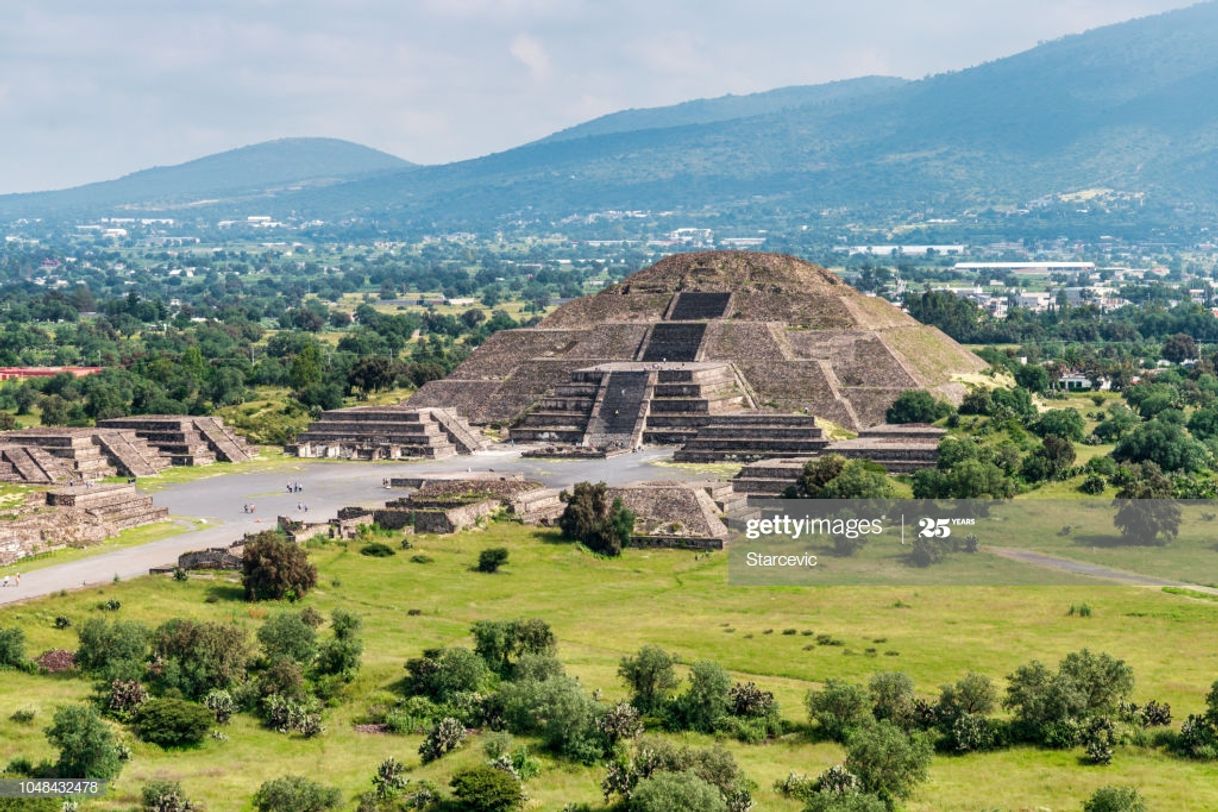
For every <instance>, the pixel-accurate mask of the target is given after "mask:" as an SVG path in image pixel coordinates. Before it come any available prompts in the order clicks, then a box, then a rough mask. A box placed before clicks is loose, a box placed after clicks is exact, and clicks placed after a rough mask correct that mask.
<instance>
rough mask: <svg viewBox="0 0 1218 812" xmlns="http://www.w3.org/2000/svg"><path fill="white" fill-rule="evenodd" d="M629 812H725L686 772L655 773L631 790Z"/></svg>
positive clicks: (712, 791)
mask: <svg viewBox="0 0 1218 812" xmlns="http://www.w3.org/2000/svg"><path fill="white" fill-rule="evenodd" d="M627 808H628V809H629V810H630V812H675V810H681V812H727V804H726V803H724V800H723V796H722V795H721V794H720V793H719V790H718V789H716V788H715V787H714V786H712V785H711V784H709V783H707V782H706V781H704V780H702V779H701V778H699V777H698V776H697V775H696V774H695V773H693V772H690V771H682V772H657V773H655V774H654V775H652V776H650V777H649V778H644V779H643V780H642V781H640V782H639V783H638V785H637V786H636V787H635V788H634V792H633V793H631V795H630V803H629V805H628V807H627Z"/></svg>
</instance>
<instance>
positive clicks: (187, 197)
mask: <svg viewBox="0 0 1218 812" xmlns="http://www.w3.org/2000/svg"><path fill="white" fill-rule="evenodd" d="M412 166H414V164H411V163H409V162H407V161H404V160H402V159H401V158H397V157H395V156H393V155H390V154H388V153H385V152H381V151H379V150H375V149H372V148H370V147H365V146H362V145H360V144H354V143H352V142H350V141H342V140H340V139H337V138H281V139H278V140H275V141H264V142H262V143H260V144H252V145H250V146H245V147H240V148H238V149H232V150H228V151H226V152H220V153H217V154H215V155H208V156H206V157H203V158H198V159H196V160H193V161H187V162H186V163H181V164H176V165H174V166H158V167H153V168H151V169H144V170H141V171H139V172H133V173H131V174H130V175H124V176H123V177H121V178H118V179H116V180H110V181H102V182H100V183H90V184H87V185H85V186H77V187H74V188H72V189H64V190H61V191H54V192H34V193H30V194H19V195H5V196H3V197H0V212H11V211H14V210H19V209H22V208H28V209H30V210H31V211H34V212H38V211H43V210H51V211H60V212H62V211H83V212H95V211H98V210H102V209H113V208H120V209H122V208H130V209H143V210H156V209H164V208H168V207H175V206H183V205H199V204H204V205H216V204H218V203H223V202H231V201H233V200H245V201H248V200H250V199H252V198H258V197H264V196H268V195H275V194H284V193H287V192H291V191H296V190H298V189H300V188H302V187H318V186H325V185H330V184H334V183H342V182H349V181H352V180H355V179H358V178H363V177H367V176H369V175H373V174H376V173H381V172H386V171H389V170H401V169H407V168H410V167H412Z"/></svg>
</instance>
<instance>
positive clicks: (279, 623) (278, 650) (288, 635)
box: [258, 612, 317, 663]
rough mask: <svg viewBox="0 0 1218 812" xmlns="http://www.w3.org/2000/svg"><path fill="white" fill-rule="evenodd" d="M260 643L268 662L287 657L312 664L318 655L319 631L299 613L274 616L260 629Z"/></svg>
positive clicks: (282, 613) (283, 613)
mask: <svg viewBox="0 0 1218 812" xmlns="http://www.w3.org/2000/svg"><path fill="white" fill-rule="evenodd" d="M258 642H259V643H261V644H262V651H263V653H264V654H265V655H266V658H267V659H268V660H275V659H279V658H281V657H286V658H287V659H289V660H295V661H296V662H298V663H310V662H312V661H313V657H314V656H315V655H316V654H317V631H316V630H315V629H314V628H313V627H312V626H310V625H309V624H308V623H306V622H305V620H304V618H302V617H301V616H300V613H298V612H280V613H278V614H275V615H272V616H271V618H270V619H268V620H267V621H266V622H265V623H263V624H262V626H261V627H260V628H259V629H258Z"/></svg>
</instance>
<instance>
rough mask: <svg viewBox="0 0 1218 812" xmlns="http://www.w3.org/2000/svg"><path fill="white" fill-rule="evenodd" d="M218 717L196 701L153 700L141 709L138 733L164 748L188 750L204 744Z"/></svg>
mask: <svg viewBox="0 0 1218 812" xmlns="http://www.w3.org/2000/svg"><path fill="white" fill-rule="evenodd" d="M214 722H215V716H214V715H213V714H212V712H211V711H209V710H208V709H207V708H205V707H203V706H202V705H199V704H196V703H194V702H186V701H184V700H181V699H171V698H168V697H165V698H161V699H150V700H148V701H147V702H145V703H143V704H142V705H140V706H139V708H138V709H137V710H136V711H135V715H134V718H133V727H134V729H135V734H136V735H137V736H139V737H140V738H141V739H143V740H144V741H146V742H151V743H152V744H159V745H160V746H161V747H188V746H190V745H194V744H198V743H199V742H201V741H203V737H204V736H206V735H207V731H209V730H211V726H212V724H213V723H214Z"/></svg>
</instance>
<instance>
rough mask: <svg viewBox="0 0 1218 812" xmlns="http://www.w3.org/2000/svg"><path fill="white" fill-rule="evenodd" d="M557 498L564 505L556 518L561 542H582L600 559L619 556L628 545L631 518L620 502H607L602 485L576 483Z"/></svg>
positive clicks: (630, 533) (633, 517)
mask: <svg viewBox="0 0 1218 812" xmlns="http://www.w3.org/2000/svg"><path fill="white" fill-rule="evenodd" d="M560 498H561V499H562V501H563V502H565V503H566V507H565V508H564V509H563V513H562V515H561V516H559V517H558V527H559V529H560V530H561V531H562V536H563V538H565V539H570V540H572V541H579V542H583V543H584V544H585V545H586V546H587V547H588V549H590V550H592V551H593V552H597V553H601V554H603V555H620V554H621V552H622V548H623V547H625V546H626V545H627V544H629V543H630V537H631V535H632V534H633V532H634V520H635V515H634V513H633V512H632V511H630V510H628V509H627V508H626V507H625V506H624V505H623V504H622V500H621V499H614V500H613V501H612V502H610V501H609V497H608V489H607V487H606V486H605V483H603V482H598V483H596V484H592V483H590V482H577V483H575V486H574V488H573V489H572V490H571V491H570V492H567V491H563V492H562V493H561V494H560Z"/></svg>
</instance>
